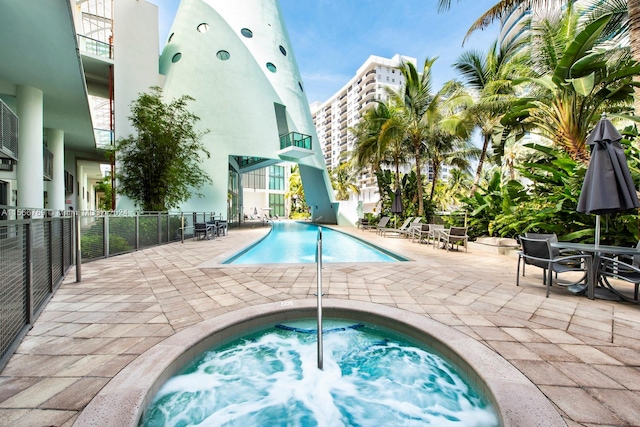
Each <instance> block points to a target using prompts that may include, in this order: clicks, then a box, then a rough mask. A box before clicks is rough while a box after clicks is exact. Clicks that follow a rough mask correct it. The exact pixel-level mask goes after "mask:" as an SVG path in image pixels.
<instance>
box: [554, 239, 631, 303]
mask: <svg viewBox="0 0 640 427" xmlns="http://www.w3.org/2000/svg"><path fill="white" fill-rule="evenodd" d="M550 245H551V247H552V248H558V249H568V250H572V251H578V252H582V253H583V254H590V255H591V257H592V260H591V271H589V272H588V276H587V284H586V285H572V286H568V287H567V289H568V290H569V291H570V292H572V293H574V294H576V295H579V294H582V293H584V292H585V290H586V291H587V297H588V298H589V299H594V298H596V297H597V298H598V299H613V300H617V299H622V298H624V297H623V296H622V295H620V294H619V293H618V292H617V291H615V290H614V289H613V288H612V287H611V286H610V285H609V284H608V283H606V284H604V283H603V282H602V280H600V274H599V273H598V272H599V270H600V254H610V255H631V256H633V255H640V249H637V248H629V247H625V246H609V245H596V244H594V243H572V242H550ZM598 284H599V286H597V285H598ZM597 291H598V292H597Z"/></svg>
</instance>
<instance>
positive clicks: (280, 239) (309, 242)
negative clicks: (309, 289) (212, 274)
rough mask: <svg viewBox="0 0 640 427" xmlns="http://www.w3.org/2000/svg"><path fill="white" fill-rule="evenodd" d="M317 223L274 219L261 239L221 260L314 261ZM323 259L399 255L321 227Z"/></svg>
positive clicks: (386, 259) (380, 259)
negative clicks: (269, 229) (271, 225)
mask: <svg viewBox="0 0 640 427" xmlns="http://www.w3.org/2000/svg"><path fill="white" fill-rule="evenodd" d="M318 228H319V226H318V225H315V224H307V223H302V222H276V223H274V224H273V227H272V228H271V231H270V232H269V234H267V236H265V238H264V239H262V240H260V241H259V242H258V243H256V244H254V245H253V246H251V247H249V248H248V249H245V250H243V251H242V252H240V253H239V254H237V255H234V256H233V257H231V258H229V259H227V260H226V261H224V262H223V264H278V263H312V262H316V244H317V239H318ZM322 261H323V262H397V261H407V259H406V258H403V257H401V256H399V255H396V254H393V253H391V252H388V251H385V250H384V249H381V248H378V247H375V246H373V245H370V244H369V243H367V242H365V241H363V240H360V239H357V238H355V237H352V236H349V235H347V234H345V233H341V232H339V231H335V230H332V229H330V228H327V227H322Z"/></svg>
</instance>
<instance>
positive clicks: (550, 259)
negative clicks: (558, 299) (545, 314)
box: [516, 236, 591, 297]
mask: <svg viewBox="0 0 640 427" xmlns="http://www.w3.org/2000/svg"><path fill="white" fill-rule="evenodd" d="M520 244H521V245H522V251H521V252H519V253H518V268H517V270H516V286H520V263H521V261H524V264H529V265H533V266H536V267H539V268H541V269H542V270H543V275H542V284H543V285H545V286H546V287H547V297H549V288H550V287H551V284H552V282H553V273H556V277H557V275H558V273H567V272H582V273H583V275H582V277H581V278H580V279H579V280H577V281H575V282H573V283H572V284H577V283H580V282H582V281H586V280H587V279H588V272H589V269H590V268H591V255H589V254H576V255H567V256H560V255H559V256H554V249H553V248H552V247H551V244H550V242H549V239H531V238H528V237H525V236H520Z"/></svg>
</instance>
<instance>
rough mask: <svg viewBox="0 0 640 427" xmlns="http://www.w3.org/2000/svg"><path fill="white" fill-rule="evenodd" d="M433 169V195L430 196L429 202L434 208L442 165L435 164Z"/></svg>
mask: <svg viewBox="0 0 640 427" xmlns="http://www.w3.org/2000/svg"><path fill="white" fill-rule="evenodd" d="M431 167H432V168H433V181H431V194H430V195H429V202H431V206H433V196H434V194H435V193H436V183H437V182H438V174H439V173H440V164H439V163H434V164H432V165H431Z"/></svg>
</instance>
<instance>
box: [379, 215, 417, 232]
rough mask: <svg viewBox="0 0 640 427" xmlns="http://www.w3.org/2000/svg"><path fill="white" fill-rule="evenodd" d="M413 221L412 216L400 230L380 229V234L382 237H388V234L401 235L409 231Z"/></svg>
mask: <svg viewBox="0 0 640 427" xmlns="http://www.w3.org/2000/svg"><path fill="white" fill-rule="evenodd" d="M412 220H413V217H412V216H410V217H409V218H407V219H405V220H404V222H403V223H402V225H401V226H400V228H391V227H384V228H379V229H378V234H380V235H382V236H383V237H386V235H387V233H396V234H399V233H401V232H402V231H404V230H407V229H408V228H409V227H410V226H411V221H412Z"/></svg>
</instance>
